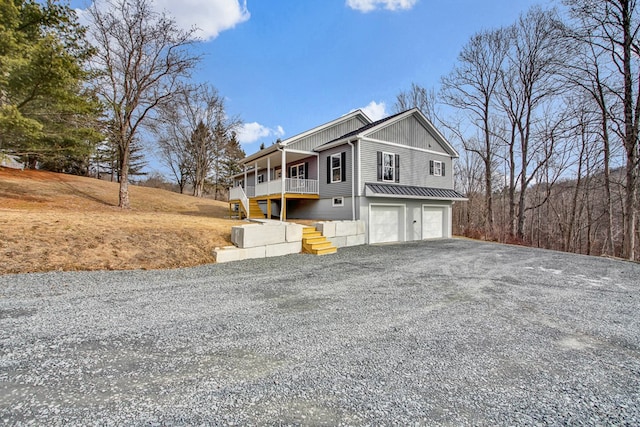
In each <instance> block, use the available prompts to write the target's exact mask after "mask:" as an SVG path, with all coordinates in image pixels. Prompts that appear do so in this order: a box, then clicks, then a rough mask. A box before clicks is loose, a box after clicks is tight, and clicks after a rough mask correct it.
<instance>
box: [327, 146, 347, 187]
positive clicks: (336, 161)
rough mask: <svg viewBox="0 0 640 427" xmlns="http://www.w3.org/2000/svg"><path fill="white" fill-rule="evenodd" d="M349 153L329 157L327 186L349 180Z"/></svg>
mask: <svg viewBox="0 0 640 427" xmlns="http://www.w3.org/2000/svg"><path fill="white" fill-rule="evenodd" d="M346 175H347V153H346V152H344V151H343V152H341V153H336V154H332V155H330V156H328V157H327V184H335V183H336V182H344V181H346V180H347V176H346Z"/></svg>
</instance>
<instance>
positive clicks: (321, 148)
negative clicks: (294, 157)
mask: <svg viewBox="0 0 640 427" xmlns="http://www.w3.org/2000/svg"><path fill="white" fill-rule="evenodd" d="M354 138H355V137H351V138H345V139H339V140H338V141H335V142H332V143H331V144H326V145H321V146H319V147H316V148H314V149H313V151H316V152H318V153H319V152H321V151H326V150H330V149H332V148H335V147H339V146H341V145H345V144H347V143H348V142H349V141H353V140H354Z"/></svg>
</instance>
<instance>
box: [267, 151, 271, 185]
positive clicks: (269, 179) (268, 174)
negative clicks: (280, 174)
mask: <svg viewBox="0 0 640 427" xmlns="http://www.w3.org/2000/svg"><path fill="white" fill-rule="evenodd" d="M267 182H271V155H269V157H267Z"/></svg>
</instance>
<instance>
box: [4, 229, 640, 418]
mask: <svg viewBox="0 0 640 427" xmlns="http://www.w3.org/2000/svg"><path fill="white" fill-rule="evenodd" d="M639 291H640V265H638V264H633V263H628V262H623V261H616V260H609V259H603V258H596V257H585V256H579V255H572V254H564V253H558V252H552V251H544V250H536V249H528V248H521V247H512V246H503V245H497V244H488V243H479V242H473V241H467V240H443V241H432V242H420V243H408V244H402V245H387V246H361V247H352V248H343V249H340V250H339V252H338V254H336V255H331V256H325V257H315V256H311V255H291V256H286V257H281V258H271V259H263V260H250V261H246V262H238V263H230V264H224V265H210V266H204V267H198V268H189V269H181V270H172V271H133V272H93V273H86V272H79V273H48V274H30V275H17V276H15V275H14V276H0V424H2V425H23V424H37V425H65V426H66V425H83V426H84V425H163V426H164V425H166V426H172V425H192V424H200V425H220V424H225V425H226V424H240V425H264V424H269V425H273V424H285V425H289V424H303V425H338V424H344V425H364V424H369V425H371V424H373V425H380V424H384V425H389V424H395V425H407V424H421V425H422V424H428V425H430V424H436V425H456V426H457V425H496V424H497V425H514V424H515V425H547V424H552V425H560V424H572V425H610V424H617V425H638V424H640V312H639V309H640V292H639Z"/></svg>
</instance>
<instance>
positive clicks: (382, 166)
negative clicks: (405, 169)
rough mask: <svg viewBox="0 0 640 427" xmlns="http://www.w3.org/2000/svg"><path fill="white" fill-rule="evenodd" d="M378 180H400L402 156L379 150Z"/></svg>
mask: <svg viewBox="0 0 640 427" xmlns="http://www.w3.org/2000/svg"><path fill="white" fill-rule="evenodd" d="M377 156H378V181H385V182H400V156H399V155H397V154H393V153H386V152H384V151H378V153H377Z"/></svg>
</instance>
